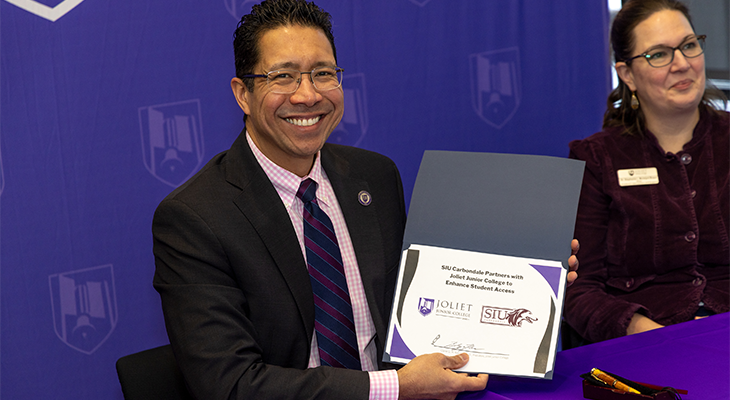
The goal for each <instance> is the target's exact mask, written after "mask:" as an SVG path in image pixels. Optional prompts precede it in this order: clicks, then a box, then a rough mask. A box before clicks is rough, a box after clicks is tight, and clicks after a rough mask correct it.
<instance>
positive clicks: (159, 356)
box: [117, 344, 194, 400]
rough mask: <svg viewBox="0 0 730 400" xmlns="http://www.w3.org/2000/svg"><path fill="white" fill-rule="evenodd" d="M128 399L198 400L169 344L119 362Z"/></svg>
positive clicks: (123, 358)
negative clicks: (191, 390)
mask: <svg viewBox="0 0 730 400" xmlns="http://www.w3.org/2000/svg"><path fill="white" fill-rule="evenodd" d="M117 375H118V376H119V383H120V384H121V385H122V393H124V399H125V400H142V399H144V400H194V398H193V396H192V395H191V394H190V392H188V388H187V386H186V385H185V378H183V376H182V372H180V368H178V366H177V362H176V361H175V356H174V355H173V354H172V347H171V346H170V345H169V344H168V345H165V346H160V347H156V348H154V349H149V350H144V351H140V352H139V353H134V354H130V355H128V356H124V357H122V358H120V359H119V360H117Z"/></svg>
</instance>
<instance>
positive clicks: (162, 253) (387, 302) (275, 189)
mask: <svg viewBox="0 0 730 400" xmlns="http://www.w3.org/2000/svg"><path fill="white" fill-rule="evenodd" d="M234 48H235V53H236V75H237V76H236V78H233V79H232V81H231V88H232V89H233V93H234V95H235V97H236V100H237V101H238V104H239V105H240V107H241V109H242V110H243V111H244V113H245V121H246V127H245V130H244V132H242V133H241V134H240V135H239V137H238V139H237V140H236V141H235V143H234V144H233V146H232V147H231V149H230V150H228V151H227V152H224V153H221V154H219V155H217V156H216V157H214V158H213V159H212V160H211V161H210V162H209V163H208V164H207V165H206V166H205V167H204V168H203V169H202V170H201V171H200V172H199V173H197V174H196V175H195V176H194V177H193V178H191V179H190V180H189V181H188V182H186V183H185V184H184V185H182V186H181V187H179V188H178V189H176V190H175V191H173V192H172V193H171V194H170V195H169V196H168V197H167V198H166V199H165V200H163V201H162V203H161V204H160V206H159V207H158V209H157V211H156V213H155V217H154V221H153V236H154V253H155V260H156V266H157V268H156V273H155V278H154V285H155V288H156V289H157V290H158V292H159V293H160V296H161V299H162V306H163V311H164V315H165V322H166V326H167V331H168V334H169V337H170V343H171V344H172V347H173V351H174V353H175V356H176V358H177V361H178V364H179V365H180V368H181V370H182V372H183V374H184V376H185V379H186V380H187V383H188V385H189V387H190V390H191V392H192V393H193V395H195V396H196V397H198V398H205V399H209V398H216V399H217V398H230V399H251V398H257V399H258V398H260V399H269V398H271V399H286V398H303V399H304V398H331V399H359V398H361V399H367V398H380V399H396V398H401V399H407V398H444V399H453V398H454V397H455V396H456V394H457V393H459V392H461V391H465V390H481V389H483V388H484V387H485V386H486V383H487V376H486V375H479V376H467V375H464V374H457V373H454V372H453V371H452V370H453V369H457V368H460V367H462V366H464V365H465V364H466V362H467V361H468V356H467V355H465V354H463V355H457V356H453V357H446V356H445V355H442V354H430V355H424V356H419V357H417V358H415V359H414V360H412V361H411V362H410V363H409V364H408V365H406V366H405V367H403V368H401V369H399V370H398V371H395V370H384V371H383V370H381V369H383V368H384V366H383V365H382V362H381V357H382V354H383V348H384V339H385V337H386V330H387V328H386V324H387V320H388V317H389V315H390V307H391V304H392V298H393V291H394V288H395V278H396V275H397V269H398V268H397V267H398V263H399V258H400V253H401V245H402V238H403V230H404V226H405V204H404V200H403V191H402V185H401V181H400V175H399V173H398V170H397V168H396V166H395V165H394V163H393V162H392V161H391V160H389V159H387V158H386V157H384V156H381V155H378V154H375V153H372V152H368V151H365V150H361V149H356V148H351V147H346V146H338V145H332V144H325V141H326V140H327V138H328V136H329V134H330V133H331V132H332V130H333V129H334V128H335V127H336V126H337V124H338V123H339V122H340V119H341V118H342V114H343V92H342V88H341V71H339V68H338V67H337V59H336V52H335V46H334V40H333V37H332V33H331V24H330V21H329V14H327V13H326V12H324V11H323V10H321V9H319V8H318V7H317V6H315V5H314V4H312V3H309V4H308V3H306V2H304V1H303V0H268V1H264V2H262V3H261V4H260V5H256V6H254V7H253V9H252V12H251V14H249V15H246V16H244V17H243V18H242V20H241V22H240V23H239V27H238V29H237V30H236V34H235V38H234ZM310 180H311V181H310ZM310 182H314V184H313V185H312V186H313V187H314V191H315V193H316V200H315V201H314V203H316V204H317V206H316V209H317V210H320V211H323V212H324V213H325V214H326V215H328V216H329V218H328V219H329V220H331V222H332V224H331V225H332V229H333V230H334V232H335V235H336V242H337V243H338V250H337V252H339V253H341V257H340V259H341V264H342V265H341V267H340V268H341V269H342V270H343V272H342V274H344V279H346V291H347V292H348V296H349V300H350V301H349V302H350V303H351V307H350V305H348V307H349V308H351V311H349V312H350V313H351V314H350V315H351V318H350V319H351V320H352V321H354V333H353V335H354V336H356V342H357V343H356V345H355V346H354V347H357V348H356V349H355V350H354V351H355V353H356V354H355V356H354V358H357V363H359V364H358V365H359V369H346V368H335V367H332V366H328V365H338V364H336V363H337V360H331V359H330V358H329V357H330V355H329V353H328V352H327V351H322V349H323V348H324V347H326V346H328V344H327V340H328V339H327V338H326V335H327V333H326V332H325V333H323V332H324V331H325V329H323V328H322V322H321V320H320V314H318V313H320V312H321V309H322V307H321V306H320V305H319V303H316V305H315V302H316V301H317V298H318V297H319V296H320V295H319V292H318V290H320V289H318V288H317V289H314V287H315V286H316V285H315V284H314V282H315V281H314V279H315V278H313V277H311V276H310V273H312V274H314V273H315V272H312V271H313V269H316V268H315V267H313V266H312V265H311V264H312V263H314V261H312V260H310V258H313V257H312V256H311V253H309V251H310V246H311V242H312V239H310V236H309V234H308V233H307V229H308V227H307V226H306V224H305V222H304V221H309V220H308V219H307V218H308V216H307V214H306V213H307V212H308V210H310V208H308V207H312V206H311V204H309V203H308V200H305V195H303V193H304V192H305V191H306V190H307V189H303V188H308V187H309V186H308V185H309V184H310ZM305 202H306V204H305ZM317 210H315V211H314V212H315V213H317V212H319V211H317ZM310 215H314V214H310ZM309 229H311V225H310V228H309ZM310 232H311V230H310ZM308 263H309V267H308ZM573 264H577V262H575V261H573ZM308 271H309V272H308ZM322 335H325V336H322ZM379 370H380V371H379ZM363 371H368V372H363Z"/></svg>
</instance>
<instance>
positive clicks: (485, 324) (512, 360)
mask: <svg viewBox="0 0 730 400" xmlns="http://www.w3.org/2000/svg"><path fill="white" fill-rule="evenodd" d="M566 274H567V272H566V270H565V269H564V268H563V267H562V265H561V263H560V262H559V261H549V260H537V259H529V258H521V257H509V256H501V255H494V254H485V253H478V252H472V251H463V250H454V249H447V248H442V247H433V246H424V245H417V244H413V245H411V246H410V247H409V248H408V249H407V250H405V251H404V253H403V257H402V258H401V267H400V272H399V276H398V285H397V288H396V298H395V302H394V305H393V312H392V315H391V317H390V326H389V329H388V340H387V343H386V356H385V357H384V359H385V360H386V361H389V362H398V363H407V362H408V361H410V360H411V359H413V358H415V357H416V356H418V355H421V354H428V353H435V352H440V353H444V354H447V355H454V354H459V353H462V352H465V353H468V354H469V363H468V364H467V365H466V366H464V368H462V369H460V371H461V372H470V373H489V374H499V375H515V376H527V377H535V378H548V379H549V378H552V370H553V365H554V359H555V351H556V345H557V337H558V332H559V329H560V318H561V314H562V301H563V296H564V290H565V283H566Z"/></svg>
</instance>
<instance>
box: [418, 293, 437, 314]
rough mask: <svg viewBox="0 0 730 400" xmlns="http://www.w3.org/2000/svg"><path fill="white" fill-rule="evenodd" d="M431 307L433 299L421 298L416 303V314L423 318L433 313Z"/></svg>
mask: <svg viewBox="0 0 730 400" xmlns="http://www.w3.org/2000/svg"><path fill="white" fill-rule="evenodd" d="M433 305H434V300H433V299H427V298H424V297H421V300H419V301H418V312H420V313H421V315H423V316H424V317H425V316H426V315H428V314H431V311H433Z"/></svg>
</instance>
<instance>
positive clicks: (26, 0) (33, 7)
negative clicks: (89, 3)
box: [5, 0, 84, 22]
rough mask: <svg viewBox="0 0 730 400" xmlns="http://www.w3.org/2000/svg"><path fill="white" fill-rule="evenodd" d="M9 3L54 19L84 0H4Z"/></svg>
mask: <svg viewBox="0 0 730 400" xmlns="http://www.w3.org/2000/svg"><path fill="white" fill-rule="evenodd" d="M5 1H7V2H8V3H10V4H14V5H16V6H18V7H20V8H22V9H23V10H25V11H28V12H29V13H31V14H35V15H37V16H39V17H43V18H45V19H47V20H49V21H52V22H54V21H56V20H57V19H59V18H61V17H63V16H64V15H66V13H68V12H69V11H71V10H73V9H74V7H76V6H77V5H79V4H81V2H82V1H84V0H63V1H45V2H43V3H41V2H39V1H36V0H5ZM44 3H52V4H56V5H55V6H48V5H46V4H44Z"/></svg>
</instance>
